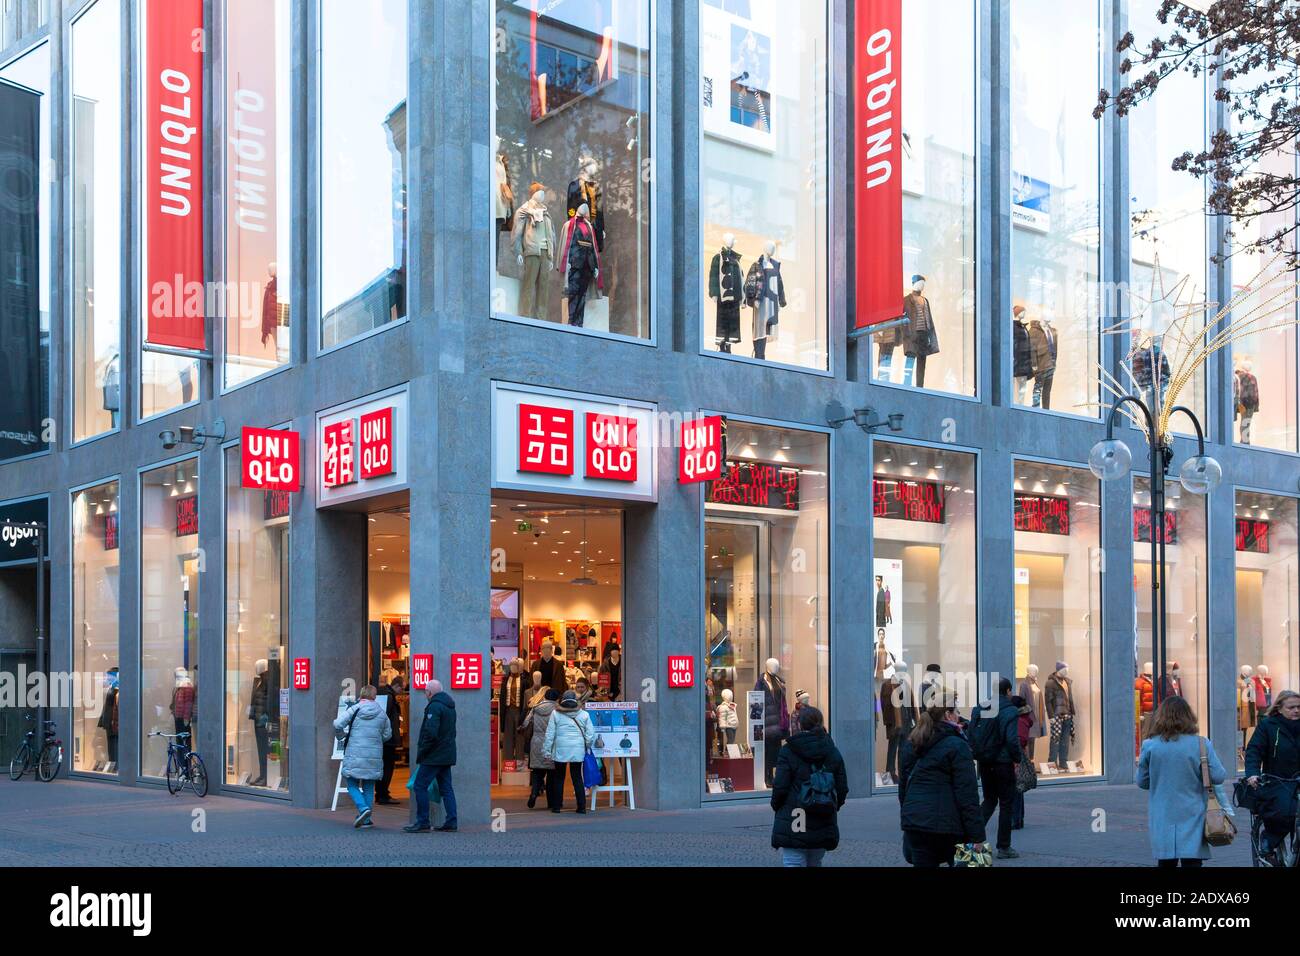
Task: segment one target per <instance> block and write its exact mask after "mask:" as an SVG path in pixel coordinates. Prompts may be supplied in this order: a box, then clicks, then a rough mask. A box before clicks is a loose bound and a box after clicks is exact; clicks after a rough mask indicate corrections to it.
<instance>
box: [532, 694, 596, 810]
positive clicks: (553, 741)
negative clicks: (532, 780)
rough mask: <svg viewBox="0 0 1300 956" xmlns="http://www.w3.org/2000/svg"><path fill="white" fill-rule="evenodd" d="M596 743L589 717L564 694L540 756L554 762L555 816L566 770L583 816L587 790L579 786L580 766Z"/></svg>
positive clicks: (574, 699) (572, 697)
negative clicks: (566, 769) (542, 754)
mask: <svg viewBox="0 0 1300 956" xmlns="http://www.w3.org/2000/svg"><path fill="white" fill-rule="evenodd" d="M595 742H596V728H595V727H594V726H593V725H592V723H591V715H590V714H588V713H587V712H586V711H585V710H583V709H582V705H581V704H579V703H578V696H577V695H576V694H575V693H574V692H573V691H571V690H566V691H565V692H564V696H563V697H561V698H560V703H559V704H558V705H557V706H556V708H555V713H553V714H552V715H551V719H550V720H549V721H547V724H546V738H545V741H544V743H543V745H542V753H544V754H545V755H546V756H547V757H548V758H549V759H551V760H553V761H554V762H555V770H554V771H553V772H552V778H551V779H552V795H553V799H552V800H551V801H550V802H551V812H552V813H559V812H560V810H561V809H562V808H563V804H564V771H565V768H566V767H567V768H568V772H569V778H570V779H571V780H572V781H573V796H574V799H575V800H576V801H577V804H578V812H579V813H586V812H587V789H586V787H585V786H584V785H583V782H582V762H583V760H584V759H586V756H587V751H588V749H590V748H591V746H592V745H593V744H594V743H595Z"/></svg>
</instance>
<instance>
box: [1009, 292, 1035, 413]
mask: <svg viewBox="0 0 1300 956" xmlns="http://www.w3.org/2000/svg"><path fill="white" fill-rule="evenodd" d="M1011 342H1012V353H1011V355H1012V362H1013V366H1012V371H1011V374H1012V377H1013V378H1014V379H1015V386H1016V392H1015V403H1016V404H1017V405H1028V404H1029V397H1030V396H1029V383H1030V381H1031V380H1032V379H1033V377H1034V352H1033V349H1032V348H1031V347H1030V345H1029V326H1027V325H1026V324H1025V307H1024V306H1023V305H1017V306H1015V307H1014V308H1013V309H1012V310H1011Z"/></svg>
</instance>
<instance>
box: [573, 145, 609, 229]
mask: <svg viewBox="0 0 1300 956" xmlns="http://www.w3.org/2000/svg"><path fill="white" fill-rule="evenodd" d="M599 171H600V165H599V164H598V163H597V162H596V160H595V159H594V158H593V157H591V156H584V157H582V158H581V159H580V160H578V178H577V179H575V180H573V182H571V183H569V195H568V202H567V203H566V204H565V205H566V207H567V209H568V216H569V218H570V219H572V218H573V217H574V216H576V215H577V214H578V207H579V206H582V205H585V206H586V207H587V210H588V215H589V217H590V219H591V226H592V229H593V230H594V231H595V234H596V245H597V246H599V247H600V248H601V249H604V248H605V200H604V198H603V197H602V196H601V193H600V183H598V182H596V175H597V173H598V172H599Z"/></svg>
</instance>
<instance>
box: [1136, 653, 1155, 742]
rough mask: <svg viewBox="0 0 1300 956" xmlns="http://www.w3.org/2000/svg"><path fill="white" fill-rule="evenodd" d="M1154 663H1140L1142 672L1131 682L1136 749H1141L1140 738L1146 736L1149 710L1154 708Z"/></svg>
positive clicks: (1149, 719) (1149, 718)
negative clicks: (1135, 713) (1135, 721)
mask: <svg viewBox="0 0 1300 956" xmlns="http://www.w3.org/2000/svg"><path fill="white" fill-rule="evenodd" d="M1154 668H1155V665H1153V664H1152V663H1151V662H1150V661H1147V662H1146V663H1145V664H1143V665H1142V673H1141V674H1139V675H1138V677H1137V680H1135V681H1134V682H1133V697H1134V703H1135V710H1136V712H1137V749H1136V751H1135V754H1136V753H1141V751H1142V738H1143V737H1145V736H1146V729H1147V725H1148V724H1149V723H1150V722H1151V712H1152V711H1153V710H1155V706H1156V705H1155V699H1156V694H1155V679H1154V678H1153V677H1152V674H1153V673H1154Z"/></svg>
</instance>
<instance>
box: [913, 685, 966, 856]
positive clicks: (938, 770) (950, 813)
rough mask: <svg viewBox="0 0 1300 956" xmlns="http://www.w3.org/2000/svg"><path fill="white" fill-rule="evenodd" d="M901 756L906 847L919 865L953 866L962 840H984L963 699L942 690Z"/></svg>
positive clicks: (917, 720)
mask: <svg viewBox="0 0 1300 956" xmlns="http://www.w3.org/2000/svg"><path fill="white" fill-rule="evenodd" d="M932 696H933V697H934V698H935V699H933V700H931V701H929V703H930V704H931V705H932V706H929V707H927V708H926V709H925V710H923V711H921V714H920V716H919V717H917V719H916V726H915V727H914V728H912V732H911V733H910V734H909V735H908V736H907V738H906V739H905V740H904V741H903V746H902V749H901V752H900V754H899V759H898V803H899V823H900V825H901V826H902V829H903V851H904V856H906V857H907V861H908V862H909V863H911V864H912V865H913V866H915V867H918V868H920V867H927V868H930V867H939V866H944V865H947V866H952V863H953V857H954V856H955V855H956V852H957V846H958V844H963V843H983V842H984V813H983V811H982V810H981V809H980V795H979V785H978V782H977V780H976V776H975V756H974V754H972V753H971V749H970V744H968V743H967V742H966V735H965V733H964V732H963V731H962V727H961V717H960V716H959V715H958V713H957V698H956V695H955V694H953V693H952V692H951V691H949V690H944V689H942V688H936V692H935V693H934V694H933V695H932Z"/></svg>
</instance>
